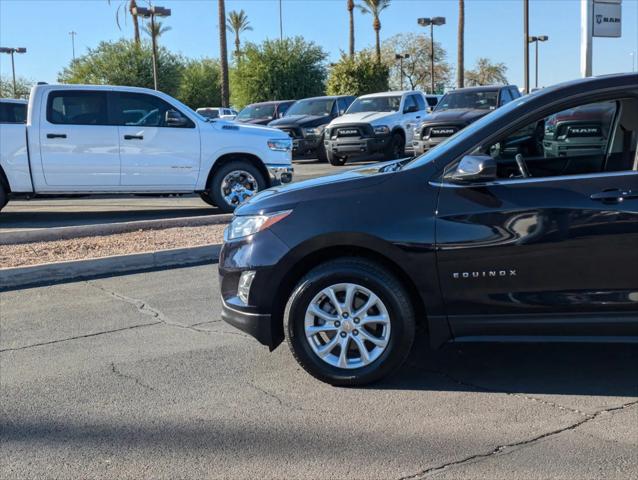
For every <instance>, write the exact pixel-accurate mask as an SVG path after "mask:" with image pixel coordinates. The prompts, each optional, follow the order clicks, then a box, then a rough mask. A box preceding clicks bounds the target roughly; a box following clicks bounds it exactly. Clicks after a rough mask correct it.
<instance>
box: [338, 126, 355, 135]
mask: <svg viewBox="0 0 638 480" xmlns="http://www.w3.org/2000/svg"><path fill="white" fill-rule="evenodd" d="M339 135H344V136H347V135H350V136H352V135H359V130H357V129H356V128H341V129H339Z"/></svg>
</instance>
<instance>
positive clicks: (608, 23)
mask: <svg viewBox="0 0 638 480" xmlns="http://www.w3.org/2000/svg"><path fill="white" fill-rule="evenodd" d="M621 18H622V4H621V1H620V0H594V15H593V23H594V25H593V27H594V28H593V36H594V37H620V36H621V33H622V28H621V25H622V23H621Z"/></svg>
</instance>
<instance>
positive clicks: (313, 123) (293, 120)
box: [268, 115, 331, 128]
mask: <svg viewBox="0 0 638 480" xmlns="http://www.w3.org/2000/svg"><path fill="white" fill-rule="evenodd" d="M330 120H331V117H330V115H287V116H285V117H283V118H278V119H277V120H273V121H272V122H270V123H269V124H268V126H269V127H274V128H284V127H309V128H312V127H319V126H321V125H327V124H328V123H330Z"/></svg>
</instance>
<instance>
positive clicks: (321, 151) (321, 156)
mask: <svg viewBox="0 0 638 480" xmlns="http://www.w3.org/2000/svg"><path fill="white" fill-rule="evenodd" d="M317 160H319V161H320V162H321V163H325V162H327V161H328V154H327V152H326V145H325V144H324V143H323V136H322V137H321V141H320V142H319V146H318V147H317Z"/></svg>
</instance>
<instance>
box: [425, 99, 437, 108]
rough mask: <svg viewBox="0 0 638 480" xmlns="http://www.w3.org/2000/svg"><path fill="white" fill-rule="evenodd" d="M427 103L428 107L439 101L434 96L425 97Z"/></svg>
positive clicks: (434, 105)
mask: <svg viewBox="0 0 638 480" xmlns="http://www.w3.org/2000/svg"><path fill="white" fill-rule="evenodd" d="M426 100H427V101H428V105H429V106H430V107H436V104H437V103H439V100H438V99H437V98H436V97H427V99H426Z"/></svg>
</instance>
